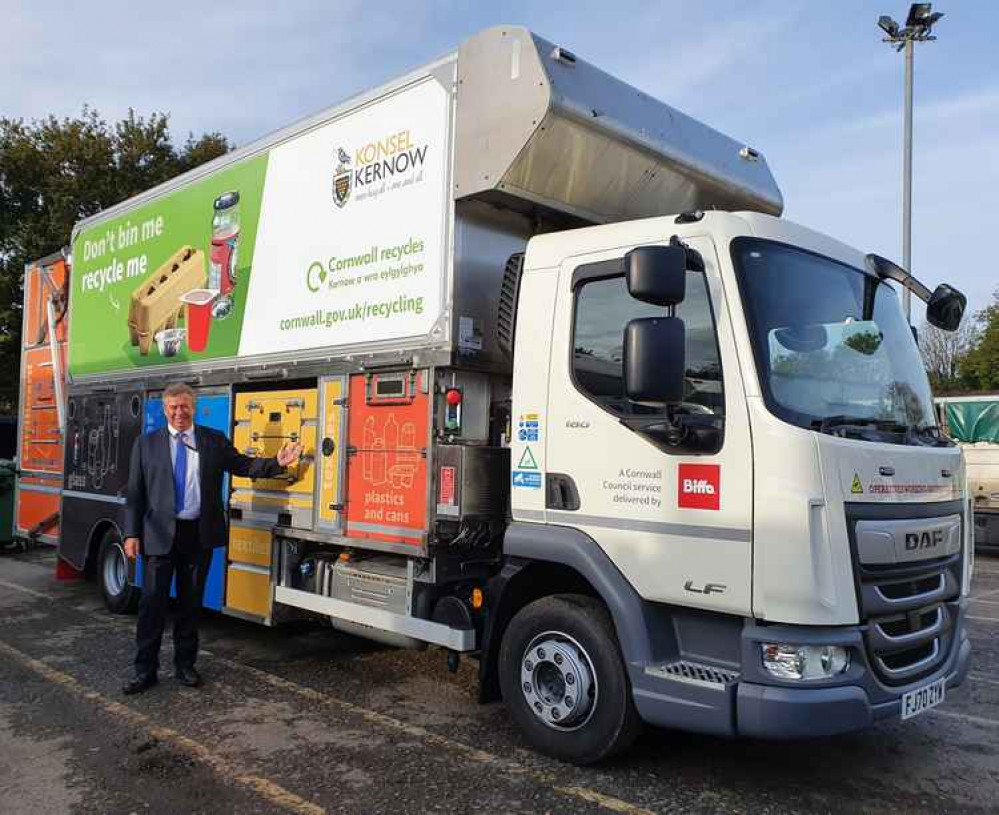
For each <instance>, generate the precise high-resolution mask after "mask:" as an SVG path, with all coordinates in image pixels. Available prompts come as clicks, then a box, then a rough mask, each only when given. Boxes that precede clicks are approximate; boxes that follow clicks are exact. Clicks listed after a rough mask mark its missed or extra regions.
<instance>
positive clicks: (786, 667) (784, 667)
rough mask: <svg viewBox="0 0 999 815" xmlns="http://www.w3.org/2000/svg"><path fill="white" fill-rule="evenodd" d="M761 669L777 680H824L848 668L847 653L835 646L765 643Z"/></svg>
mask: <svg viewBox="0 0 999 815" xmlns="http://www.w3.org/2000/svg"><path fill="white" fill-rule="evenodd" d="M760 649H761V650H762V652H763V667H764V668H766V669H767V671H768V672H769V673H770V675H771V676H775V677H777V678H778V679H801V680H806V681H807V680H809V679H828V678H829V677H831V676H836V674H841V673H843V671H845V670H846V669H847V668H849V667H850V652H849V651H848V650H847V649H846V648H843V647H841V646H839V645H792V644H790V643H786V642H765V643H762V644H761V645H760Z"/></svg>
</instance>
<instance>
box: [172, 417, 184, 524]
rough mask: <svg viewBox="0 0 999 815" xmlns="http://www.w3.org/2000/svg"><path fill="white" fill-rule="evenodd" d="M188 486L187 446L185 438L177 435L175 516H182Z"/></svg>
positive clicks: (174, 469) (174, 476)
mask: <svg viewBox="0 0 999 815" xmlns="http://www.w3.org/2000/svg"><path fill="white" fill-rule="evenodd" d="M186 486H187V445H186V444H184V436H183V434H181V433H178V434H177V456H176V458H175V459H174V462H173V487H174V498H173V510H174V514H175V515H180V513H181V512H182V511H183V509H184V494H185V492H186Z"/></svg>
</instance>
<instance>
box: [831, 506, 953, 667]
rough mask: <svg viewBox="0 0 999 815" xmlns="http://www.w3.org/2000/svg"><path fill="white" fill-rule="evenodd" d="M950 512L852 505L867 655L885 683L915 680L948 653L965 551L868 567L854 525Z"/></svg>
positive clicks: (908, 520) (849, 511)
mask: <svg viewBox="0 0 999 815" xmlns="http://www.w3.org/2000/svg"><path fill="white" fill-rule="evenodd" d="M947 510H949V506H946V505H945V506H944V507H940V506H939V505H938V506H937V507H934V506H933V505H929V506H927V505H919V506H906V505H895V506H891V507H887V506H884V505H873V506H872V505H870V504H853V505H848V508H847V517H848V521H849V524H850V530H851V543H853V546H852V550H853V557H854V574H855V575H856V582H857V600H858V604H859V606H860V617H861V622H862V623H864V625H865V634H864V639H865V645H866V648H867V656H868V660H869V662H870V664H871V666H872V667H873V669H874V672H875V673H876V675H877V676H878V678H879V679H880V680H881V681H882V682H884V683H885V684H886V685H906V684H908V683H910V682H914V681H917V680H919V679H921V678H922V677H924V676H927V675H929V674H931V673H933V671H935V670H936V669H937V668H939V667H940V665H941V664H943V663H944V662H945V661H946V660H947V657H948V656H949V655H950V653H951V648H952V647H953V644H954V627H955V623H956V621H957V619H958V613H959V598H960V594H961V576H962V568H961V566H962V560H961V558H962V553H961V552H956V553H953V554H948V555H946V556H944V557H938V558H934V559H931V560H915V561H909V562H901V563H883V562H880V563H864V562H863V561H862V558H861V555H860V553H859V552H858V547H857V546H856V536H855V529H856V524H857V522H858V521H861V520H869V519H872V518H876V519H877V521H878V522H879V524H881V525H882V526H888V527H890V525H891V523H892V518H891V517H886V513H887V512H895V513H897V514H898V518H897V520H898V521H899V522H900V523H908V524H911V521H912V520H913V517H912V516H911V515H906V513H907V512H916V513H919V514H918V515H916V517H926V518H928V519H932V517H933V516H934V515H943V514H944V513H945V511H947ZM931 513H932V514H931ZM962 523H963V515H962ZM962 540H963V529H962Z"/></svg>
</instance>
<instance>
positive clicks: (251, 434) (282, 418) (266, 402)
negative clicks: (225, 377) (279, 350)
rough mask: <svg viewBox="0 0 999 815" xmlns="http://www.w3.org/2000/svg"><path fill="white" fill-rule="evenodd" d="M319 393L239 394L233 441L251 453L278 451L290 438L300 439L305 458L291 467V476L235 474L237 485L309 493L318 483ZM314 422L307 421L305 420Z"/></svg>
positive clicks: (260, 454)
mask: <svg viewBox="0 0 999 815" xmlns="http://www.w3.org/2000/svg"><path fill="white" fill-rule="evenodd" d="M317 404H318V403H317V395H316V390H315V389H314V388H308V389H302V390H287V391H264V392H258V393H241V394H238V395H237V396H236V410H235V418H236V427H235V429H234V431H233V444H235V446H236V449H237V450H239V451H240V452H241V453H245V454H246V455H250V456H262V457H265V458H266V457H270V456H274V455H277V452H278V450H280V449H281V447H282V446H283V445H284V444H285V443H286V442H292V441H297V442H299V443H300V444H301V445H302V447H303V450H302V458H301V459H299V463H298V465H297V466H296V467H294V468H292V469H291V470H289V476H294V478H293V479H291V478H258V479H257V480H256V481H251V480H250V479H248V478H233V481H232V483H233V488H234V489H237V490H238V489H257V490H273V491H281V492H296V493H309V494H311V493H312V491H313V487H314V484H315V466H314V461H315V456H316V424H315V422H316V419H317V415H318V411H317ZM307 421H308V422H311V424H309V425H304V423H305V422H307Z"/></svg>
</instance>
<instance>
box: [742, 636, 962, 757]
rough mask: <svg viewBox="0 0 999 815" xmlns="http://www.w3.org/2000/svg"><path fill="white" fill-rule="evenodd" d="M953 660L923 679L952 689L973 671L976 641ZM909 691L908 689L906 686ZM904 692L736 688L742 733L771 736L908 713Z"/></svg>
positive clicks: (846, 727)
mask: <svg viewBox="0 0 999 815" xmlns="http://www.w3.org/2000/svg"><path fill="white" fill-rule="evenodd" d="M954 650H955V654H954V656H953V659H952V661H951V663H950V664H949V665H948V666H947V667H945V669H944V670H943V671H941V672H940V674H939V675H937V676H934V677H930V678H929V679H927V680H924V681H923V682H920V683H918V684H920V685H925V684H929V682H933V681H936V679H939V677H940V675H942V676H945V677H946V679H947V689H948V690H950V689H951V688H955V687H957V686H958V685H960V684H961V683H962V682H963V681H964V678H965V676H967V674H968V668H969V666H970V662H971V643H970V642H968V640H967V638H966V637H962V638H961V641H960V643H959V644H958V646H957V647H956V648H955V649H954ZM906 690H908V689H906ZM901 708H902V693H901V692H899V693H898V696H897V698H894V699H889V700H887V701H882V702H872V700H871V697H870V695H869V693H868V691H867V690H866V689H865V688H864V687H862V686H860V685H846V686H840V687H827V688H787V687H773V686H768V685H756V684H753V683H751V682H740V683H739V687H738V689H737V691H736V727H737V730H738V735H740V736H750V737H754V738H765V739H796V738H812V737H818V736H835V735H839V734H840V733H849V732H852V731H854V730H863V729H864V728H867V727H870V726H871V724H873V723H874V722H875V721H877V720H879V719H886V718H891V717H896V716H901V715H902V710H901Z"/></svg>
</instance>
